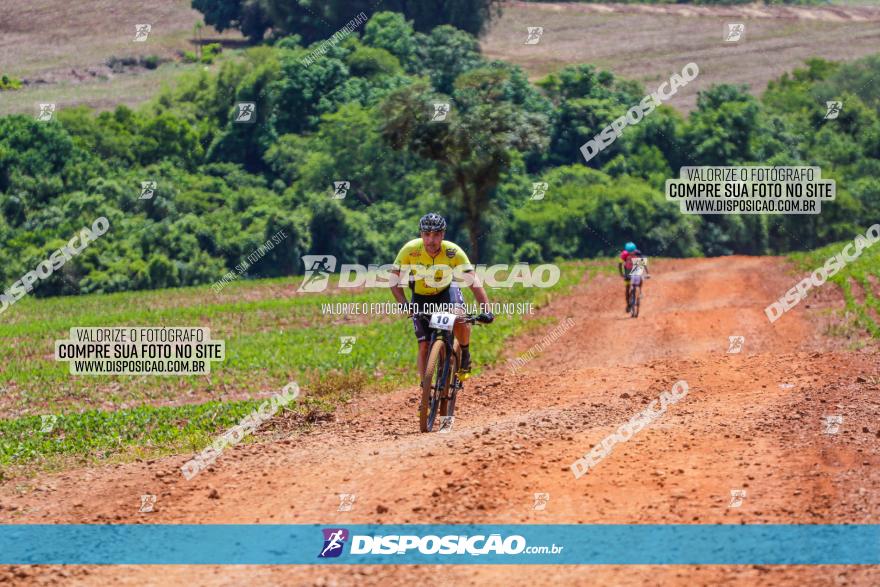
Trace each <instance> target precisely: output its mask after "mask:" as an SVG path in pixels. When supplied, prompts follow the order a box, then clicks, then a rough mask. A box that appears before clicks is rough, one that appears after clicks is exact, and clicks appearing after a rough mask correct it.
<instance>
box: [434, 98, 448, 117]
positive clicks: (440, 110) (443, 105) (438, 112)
mask: <svg viewBox="0 0 880 587" xmlns="http://www.w3.org/2000/svg"><path fill="white" fill-rule="evenodd" d="M447 114H449V103H448V102H435V103H434V117H433V118H431V122H443V121H444V120H446V115H447Z"/></svg>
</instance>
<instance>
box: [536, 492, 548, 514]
mask: <svg viewBox="0 0 880 587" xmlns="http://www.w3.org/2000/svg"><path fill="white" fill-rule="evenodd" d="M548 501H550V494H549V493H536V494H535V505H534V508H533V509H534V510H535V511H538V512H541V511H544V510H546V509H547V502H548Z"/></svg>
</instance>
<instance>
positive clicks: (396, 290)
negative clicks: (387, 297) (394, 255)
mask: <svg viewBox="0 0 880 587" xmlns="http://www.w3.org/2000/svg"><path fill="white" fill-rule="evenodd" d="M391 275H394V280H393V283H394V285H392V286H391V295H393V296H394V299H395V300H397V303H399V304H405V303H406V295H405V294H404V293H403V287H402V286H401V285H400V269H392V270H391Z"/></svg>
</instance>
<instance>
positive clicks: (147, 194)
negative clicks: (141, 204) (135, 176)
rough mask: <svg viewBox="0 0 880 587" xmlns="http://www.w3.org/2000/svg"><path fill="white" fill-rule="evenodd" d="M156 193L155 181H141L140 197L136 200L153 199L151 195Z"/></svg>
mask: <svg viewBox="0 0 880 587" xmlns="http://www.w3.org/2000/svg"><path fill="white" fill-rule="evenodd" d="M155 191H156V182H155V181H142V182H141V195H140V197H139V198H138V200H151V199H152V198H153V194H154V193H155Z"/></svg>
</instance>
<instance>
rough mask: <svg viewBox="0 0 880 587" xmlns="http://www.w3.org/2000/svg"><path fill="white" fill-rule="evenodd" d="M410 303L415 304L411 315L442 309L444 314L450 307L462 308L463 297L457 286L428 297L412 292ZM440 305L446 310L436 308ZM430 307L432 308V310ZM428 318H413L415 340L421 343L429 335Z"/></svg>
mask: <svg viewBox="0 0 880 587" xmlns="http://www.w3.org/2000/svg"><path fill="white" fill-rule="evenodd" d="M412 303H413V304H415V307H414V308H413V313H418V312H423V311H424V312H429V311H432V310H440V309H443V310H444V311H446V312H449V311H450V310H451V308H450V305H451V306H455V307H463V306H464V297H463V296H462V295H461V290H460V289H459V288H458V286H457V285H454V284H453V285H450V286H449V287H447V288H446V289H444V290H443V291H441V292H440V293H438V294H435V295H432V296H428V295H421V294H417V293H415V292H413V294H412ZM440 304H443V305H445V306H446V308H438V306H439V305H440ZM431 306H434V307H433V308H432V307H431ZM429 320H430V317H428V316H424V317H419V316H413V317H412V321H413V326H414V327H415V330H416V339H417V340H418V341H419V342H421V341H423V340H428V338H429V337H430V335H431V331H430V330H429V329H428V322H429Z"/></svg>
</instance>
